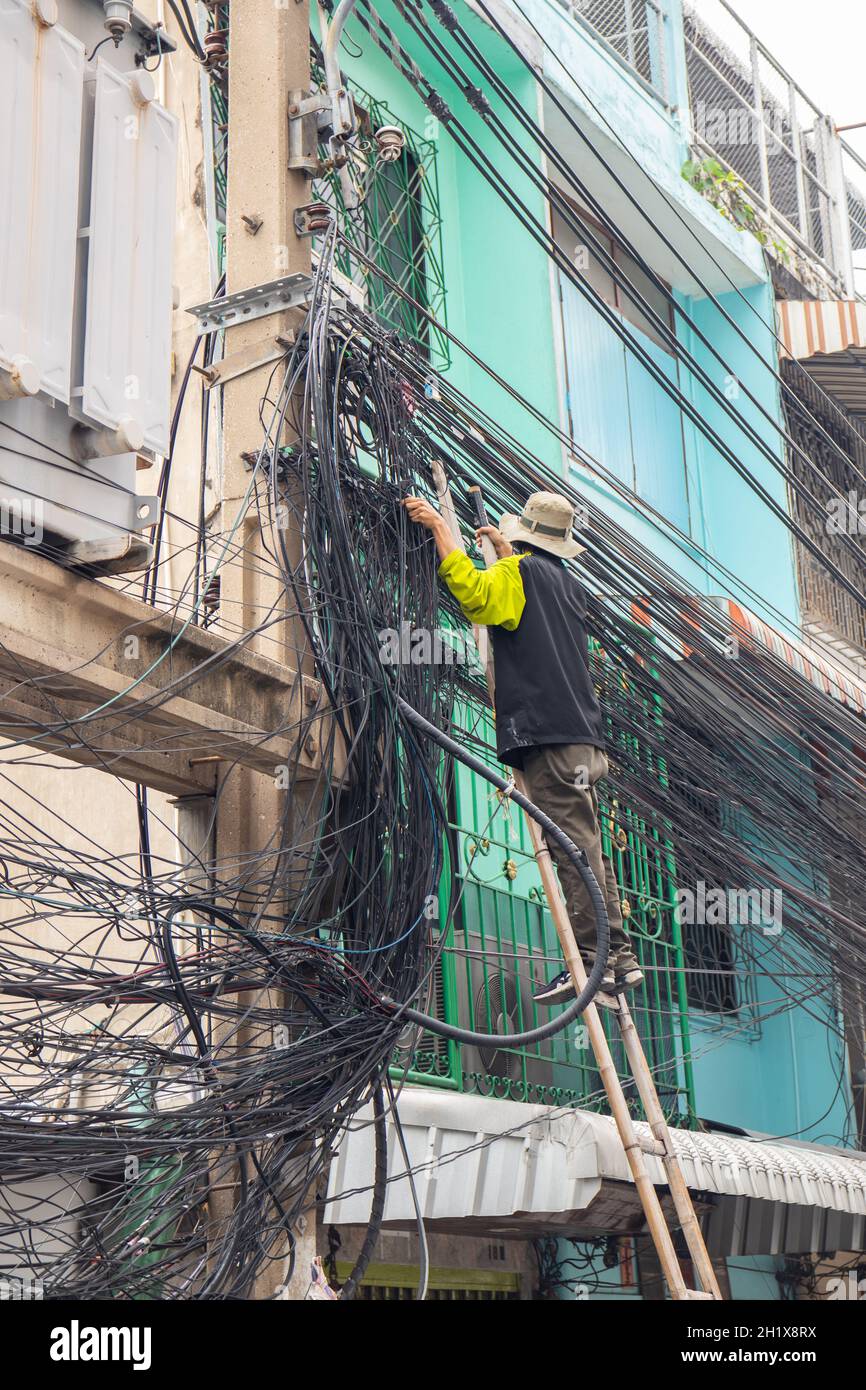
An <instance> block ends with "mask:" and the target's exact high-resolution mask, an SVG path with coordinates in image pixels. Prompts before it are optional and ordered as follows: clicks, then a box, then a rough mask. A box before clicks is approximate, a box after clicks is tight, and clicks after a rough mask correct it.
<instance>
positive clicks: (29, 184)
mask: <svg viewBox="0 0 866 1390" xmlns="http://www.w3.org/2000/svg"><path fill="white" fill-rule="evenodd" d="M37 9H38V10H39V11H40V12H41V13H42V14H43V15H44V17H45V18H48V19H49V20H50V19H51V18H52V17H53V15H54V13H56V11H55V10H54V7H53V5H52V4H51V3H50V0H48V3H46V0H40V4H39V5H38V6H37ZM83 81H84V46H83V45H82V44H81V43H79V41H78V39H76V38H74V37H73V36H72V34H69V33H67V32H66V30H65V29H61V27H60V26H59V25H58V24H50V23H49V24H47V25H46V24H43V23H40V21H39V19H37V18H36V17H35V15H34V11H33V6H32V4H31V0H0V132H2V137H0V366H2V367H4V368H6V369H7V370H8V369H9V368H10V367H11V366H12V365H13V363H14V362H15V361H16V359H20V358H21V357H24V358H28V359H29V360H30V361H32V362H33V363H34V364H35V368H36V371H35V373H34V377H35V380H36V381H38V384H39V387H40V388H41V389H42V390H43V391H46V392H47V393H48V394H49V395H51V396H53V397H54V398H55V399H57V400H59V401H65V402H68V401H69V386H70V382H69V375H70V360H71V348H72V304H73V294H74V283H75V244H76V236H77V232H78V178H79V161H80V148H81V110H82V96H83Z"/></svg>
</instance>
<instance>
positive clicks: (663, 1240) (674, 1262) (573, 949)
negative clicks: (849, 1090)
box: [433, 462, 722, 1300]
mask: <svg viewBox="0 0 866 1390" xmlns="http://www.w3.org/2000/svg"><path fill="white" fill-rule="evenodd" d="M433 480H434V483H435V485H436V492H437V494H438V498H439V503H440V506H441V509H442V514H443V516H444V517H445V519H446V520H447V521H448V523H449V526H450V528H451V531H452V534H453V535H454V539H455V541H456V543H457V545H459V546H460V547H461V549H464V550H465V546H464V544H463V539H462V533H461V530H460V523H459V521H458V519H457V513H456V511H455V508H454V500H453V498H452V496H451V490H450V488H449V486H448V480H447V477H446V475H445V469H444V468H443V466H442V464H441V463H439V462H434V463H433ZM481 549H482V554H483V556H484V562H485V564H486V565H488V566H489V565H491V564H493V563H494V562H495V560H496V554H495V551H494V550H493V547H492V545H491V544H490V543H489V542H488V541H485V542H484V544H483V545H482V547H481ZM473 631H474V634H475V641H476V645H477V646H478V651H479V655H480V656H481V658H482V661H483V662H484V664H485V666H486V670H487V684H488V689H489V691H490V699H491V703H492V702H493V692H494V671H493V661H492V656H491V655H490V653H489V650H488V643H487V637H486V632H485V631H484V630H483V629H479V628H478V627H474V628H473ZM514 785H515V787H516V788H517V789H518V791H521V792H523V794H524V795H526V788H525V786H524V783H523V778H522V777H521V775H520V773H519V772H517V771H515V772H514ZM530 799H531V798H530ZM526 824H527V827H528V830H529V835H530V839H531V841H532V847H533V852H534V854H535V860H536V863H537V864H538V871H539V874H540V876H541V882H542V886H543V888H544V892H545V896H546V898H547V903H548V906H549V908H550V913H551V916H552V917H553V924H554V926H555V928H556V934H557V936H558V938H559V945H560V948H561V950H562V954H563V957H564V959H565V963H566V965H567V967H568V971H569V974H570V975H571V979H572V983H573V984H574V988H575V990H576V991H577V993H580V991H581V990H582V989H583V987H584V985H585V984H586V970H585V968H584V964H583V960H582V959H581V955H580V951H579V950H578V948H577V942H576V941H575V938H574V932H573V931H572V927H571V922H570V920H569V917H568V912H567V911H566V906H565V900H564V898H563V895H562V889H561V887H560V884H559V879H558V877H557V875H556V870H555V868H554V865H553V861H552V859H551V857H550V852H549V850H548V848H547V845H546V844H545V841H544V836H543V835H542V832H541V829H540V827H539V826H538V824H537V823H536V822H535V821H534V820H532V818H531V817H530V816H526ZM600 886H601V887H602V889H603V887H604V885H600ZM618 1001H619V1007H618V1008H617V1009H615V1010H611V1012H613V1013H614V1016H615V1017H616V1019H617V1022H618V1024H619V1030H620V1033H621V1035H622V1040H623V1045H624V1047H625V1054H626V1057H627V1059H628V1063H629V1067H630V1070H631V1074H632V1076H633V1078H634V1081H635V1085H636V1086H637V1089H638V1094H639V1096H640V1098H641V1102H642V1104H643V1108H644V1113H645V1114H646V1117H647V1120H648V1122H649V1128H650V1133H651V1135H652V1138H646V1139H644V1138H642V1137H641V1136H640V1135H639V1134H638V1132H637V1129H636V1128H635V1124H634V1121H633V1119H632V1117H631V1113H630V1112H629V1108H628V1103H627V1101H626V1098H625V1094H624V1092H623V1089H622V1083H621V1082H620V1079H619V1076H618V1074H617V1070H616V1066H615V1065H614V1060H613V1057H612V1055H611V1051H610V1047H609V1045H608V1041H607V1036H606V1034H605V1031H604V1026H603V1024H602V1022H601V1019H600V1017H599V1013H598V1009H597V1008H596V1006H595V1004H590V1005H589V1007H588V1008H587V1009H586V1012H585V1013H584V1014H583V1015H582V1017H583V1020H584V1021H585V1023H586V1027H587V1033H588V1035H589V1042H590V1046H591V1047H592V1050H593V1053H594V1055H595V1060H596V1065H597V1066H598V1070H599V1074H600V1076H601V1080H602V1083H603V1085H604V1089H605V1092H606V1093H607V1099H608V1103H609V1104H610V1110H611V1114H612V1116H613V1119H614V1122H615V1124H616V1127H617V1130H618V1132H619V1137H620V1140H621V1141H622V1146H623V1149H624V1150H625V1156H626V1159H627V1160H628V1165H629V1168H630V1169H631V1175H632V1178H633V1180H634V1185H635V1188H636V1189H637V1193H638V1196H639V1197H640V1201H641V1206H642V1207H643V1210H644V1215H645V1216H646V1223H647V1227H648V1229H649V1232H650V1235H651V1236H652V1240H653V1244H654V1245H655V1248H656V1252H657V1254H658V1257H659V1262H660V1264H661V1268H662V1273H663V1274H664V1277H665V1279H666V1280H667V1284H668V1288H669V1289H670V1293H671V1297H672V1298H675V1299H708V1300H716V1299H721V1298H722V1293H721V1290H720V1288H719V1283H718V1280H717V1278H716V1273H715V1270H714V1269H713V1266H712V1261H711V1260H710V1257H709V1253H708V1251H707V1247H706V1245H705V1243H704V1237H703V1233H702V1231H701V1228H700V1224H699V1222H698V1219H697V1216H696V1215H695V1209H694V1206H693V1205H692V1199H691V1196H690V1195H689V1190H688V1187H687V1186H686V1181H685V1178H684V1177H683V1173H682V1169H681V1168H680V1164H679V1159H678V1157H677V1153H676V1149H675V1148H674V1143H673V1139H672V1138H671V1132H670V1129H669V1128H668V1124H667V1121H666V1120H665V1116H664V1111H663V1110H662V1107H661V1102H660V1101H659V1098H658V1092H657V1091H656V1087H655V1082H654V1081H653V1077H652V1072H651V1071H650V1069H649V1066H648V1064H647V1060H646V1057H645V1055H644V1050H643V1046H642V1044H641V1040H640V1035H639V1033H638V1031H637V1028H636V1027H635V1025H634V1020H633V1019H632V1016H631V1013H630V1011H629V1007H628V1004H627V1003H626V1000H625V995H619V996H618ZM648 1154H652V1155H653V1156H655V1157H657V1158H659V1159H660V1160H661V1163H662V1166H663V1167H664V1171H665V1176H666V1178H667V1183H668V1187H669V1189H670V1194H671V1198H672V1200H673V1204H674V1209H675V1211H676V1214H677V1220H678V1222H679V1226H680V1229H681V1230H682V1232H683V1235H684V1236H685V1240H686V1245H687V1247H688V1251H689V1255H690V1256H691V1260H692V1265H693V1267H694V1270H695V1273H696V1274H697V1277H698V1279H699V1281H700V1284H701V1288H700V1289H690V1288H688V1287H687V1285H686V1282H685V1279H684V1278H683V1273H682V1270H681V1268H680V1262H679V1259H678V1257H677V1253H676V1250H675V1248H674V1242H673V1237H672V1235H671V1232H670V1229H669V1227H668V1224H667V1220H666V1218H665V1214H664V1210H663V1208H662V1204H661V1201H660V1199H659V1195H658V1193H657V1192H656V1189H655V1187H654V1185H653V1182H652V1179H651V1178H650V1175H649V1172H648V1170H647V1164H646V1156H647V1155H648Z"/></svg>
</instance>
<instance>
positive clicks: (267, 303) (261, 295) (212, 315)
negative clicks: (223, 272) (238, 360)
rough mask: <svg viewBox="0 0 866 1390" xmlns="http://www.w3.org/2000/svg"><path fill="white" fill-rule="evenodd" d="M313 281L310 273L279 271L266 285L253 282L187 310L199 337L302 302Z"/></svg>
mask: <svg viewBox="0 0 866 1390" xmlns="http://www.w3.org/2000/svg"><path fill="white" fill-rule="evenodd" d="M313 285H314V279H313V276H312V275H301V274H295V275H283V276H281V278H280V279H279V280H269V281H268V283H267V284H266V285H253V286H252V288H251V289H248V290H238V292H237V293H236V294H227V295H224V296H223V297H222V299H210V300H208V302H207V303H206V304H192V305H190V307H189V308H188V309H187V313H188V314H194V315H195V317H196V318H197V319H198V336H199V337H201V336H202V334H204V333H215V332H216V331H217V329H220V328H233V327H234V326H235V324H238V323H249V322H251V321H252V320H253V319H263V318H265V317H266V316H267V315H268V314H278V313H280V312H281V311H282V310H284V309H294V308H296V307H298V306H306V305H307V304H308V303H309V299H310V295H311V293H312V290H313Z"/></svg>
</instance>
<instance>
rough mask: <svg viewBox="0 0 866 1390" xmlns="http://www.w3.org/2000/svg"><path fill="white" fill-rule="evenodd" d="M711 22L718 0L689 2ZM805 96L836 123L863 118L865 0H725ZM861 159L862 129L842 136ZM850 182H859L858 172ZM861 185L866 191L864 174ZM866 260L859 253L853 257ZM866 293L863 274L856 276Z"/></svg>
mask: <svg viewBox="0 0 866 1390" xmlns="http://www.w3.org/2000/svg"><path fill="white" fill-rule="evenodd" d="M691 3H692V4H693V6H694V8H695V9H696V10H697V11H698V13H699V14H702V15H703V16H704V17H705V18H706V20H707V22H708V23H710V24H712V19H713V14H714V12H715V10H716V6H717V0H691ZM730 3H731V8H732V9H733V10H734V11H735V12H736V13H737V14H738V15H739V16H740V18H741V19H742V20H743V22H744V23H745V24H747V25H748V27H749V28H750V29H751V30H752V31H753V32H754V33H755V34H756V35H757V37H758V38H759V39H760V40H761V43H762V44H763V45H764V47H765V48H766V49H768V50H769V52H770V53H771V54H772V55H773V57H774V58H775V59H777V61H778V62H779V63H781V65H782V67H784V68H787V70H788V72H789V73H790V75H791V77H793V79H794V81H795V82H796V83H797V84H798V86H800V87H802V89H803V91H804V92H805V93H806V96H807V97H809V98H810V100H811V101H813V102H814V103H815V105H816V106H818V107H819V108H820V109H821V110H822V111H823V112H826V114H827V115H829V116H832V118H833V120H834V121H835V122H836V124H837V125H848V124H850V123H851V122H853V121H866V0H730ZM843 138H844V139H845V140H846V141H847V143H848V144H849V145H850V146H851V147H852V149H854V150H856V151H857V153H858V154H859V155H860V156H861V158H863V159H866V127H864V129H863V130H850V131H846V132H845V133H844V137H843ZM856 175H857V176H856V177H855V179H854V181H855V182H857V183H860V177H859V170H858V171H856ZM862 179H863V182H862V183H860V187H861V188H863V190H864V192H866V174H863V175H862ZM855 260H856V261H857V263H858V265H860V266H863V265H864V264H866V261H864V252H862V251H861V252H859V253H858V254H857V256H856V257H855ZM858 281H859V289H860V293H861V294H863V293H864V292H866V286H864V275H863V274H862V273H861V274H860V275H859V276H858Z"/></svg>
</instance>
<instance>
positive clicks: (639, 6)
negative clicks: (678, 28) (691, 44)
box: [559, 0, 670, 105]
mask: <svg viewBox="0 0 866 1390" xmlns="http://www.w3.org/2000/svg"><path fill="white" fill-rule="evenodd" d="M559 3H560V4H561V5H562V7H563V9H565V10H568V12H569V14H571V15H573V16H574V18H575V19H577V20H580V21H581V22H582V23H584V24H587V25H588V26H589V28H590V29H592V31H593V33H594V34H595V35H596V36H597V37H599V38H601V39H603V40H604V42H605V44H606V46H607V47H608V48H610V49H612V51H613V52H614V53H615V54H616V56H617V58H619V59H620V60H621V62H623V63H624V64H625V66H626V67H628V68H630V69H631V71H632V72H633V73H635V74H636V75H637V76H638V77H639V78H640V79H641V82H642V83H643V84H644V85H645V86H647V87H648V88H649V89H650V91H652V93H653V94H654V95H655V96H656V97H658V98H660V100H661V101H662V102H664V104H665V105H668V103H669V100H670V90H669V87H670V84H669V77H668V51H667V42H668V38H667V32H666V24H667V10H666V7H665V5H664V3H663V0H660V2H659V3H656V0H559Z"/></svg>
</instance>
